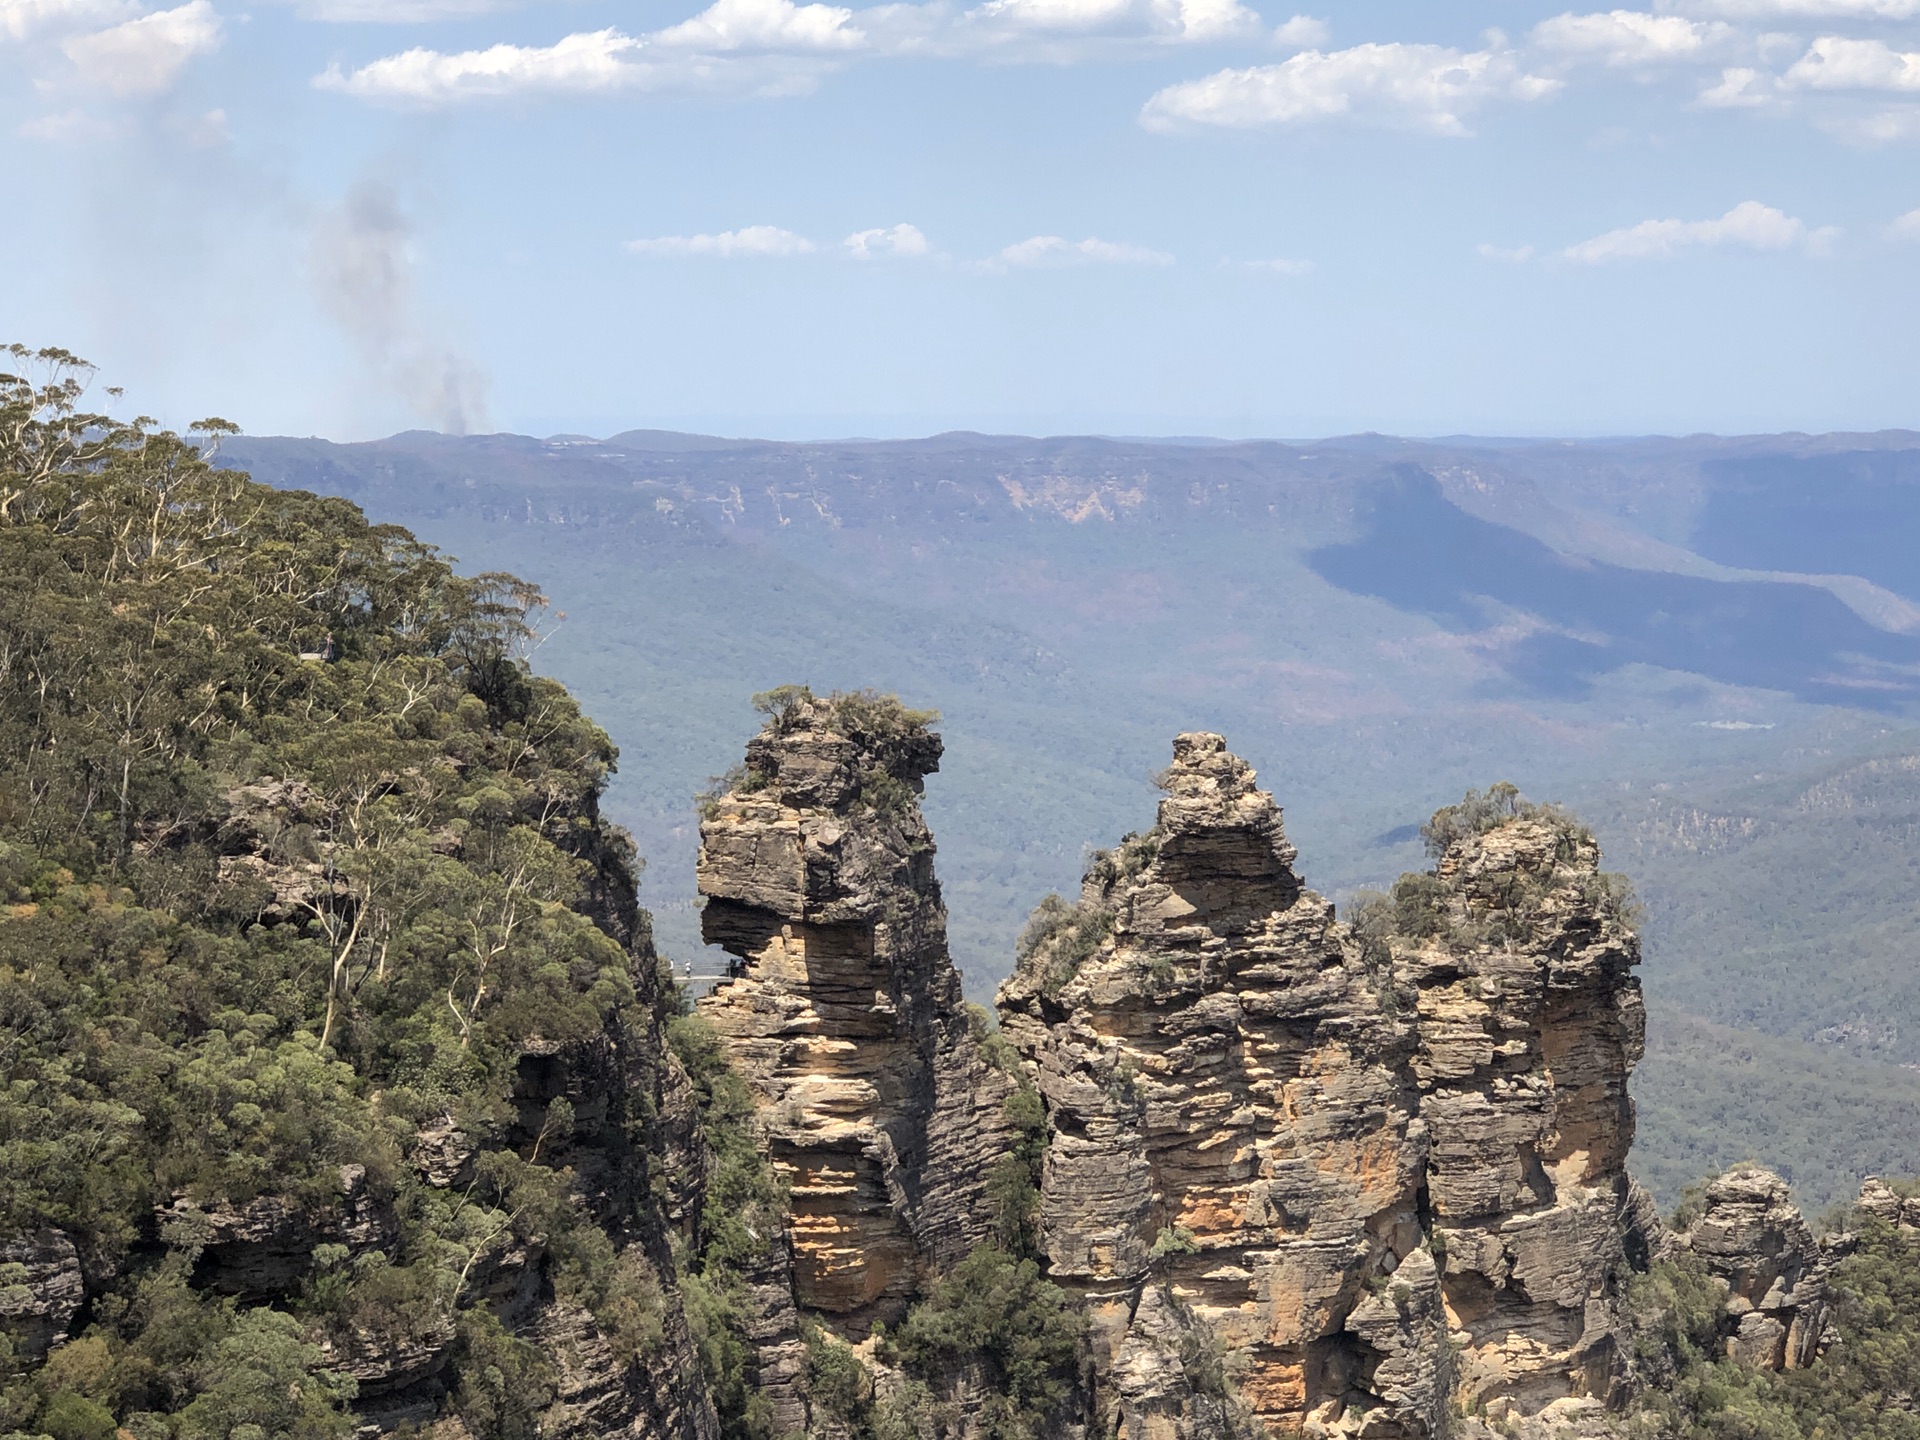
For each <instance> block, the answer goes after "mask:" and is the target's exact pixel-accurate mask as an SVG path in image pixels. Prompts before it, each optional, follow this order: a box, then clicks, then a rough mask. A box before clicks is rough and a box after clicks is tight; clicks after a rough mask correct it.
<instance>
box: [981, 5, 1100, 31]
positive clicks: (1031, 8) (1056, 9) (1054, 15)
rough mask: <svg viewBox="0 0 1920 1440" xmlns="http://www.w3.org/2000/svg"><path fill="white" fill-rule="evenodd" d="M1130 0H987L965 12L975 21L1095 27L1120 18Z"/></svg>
mask: <svg viewBox="0 0 1920 1440" xmlns="http://www.w3.org/2000/svg"><path fill="white" fill-rule="evenodd" d="M1132 8H1133V0H987V3H986V4H985V5H981V6H978V7H977V8H975V9H973V10H969V11H968V12H967V18H968V19H969V20H972V21H975V22H976V23H987V24H991V23H995V22H998V23H1002V24H1006V25H1011V26H1014V27H1016V28H1019V29H1030V30H1097V29H1100V28H1102V27H1104V26H1107V25H1112V24H1114V23H1116V22H1117V21H1119V20H1121V19H1124V18H1125V17H1126V15H1127V13H1128V11H1130V10H1131V9H1132Z"/></svg>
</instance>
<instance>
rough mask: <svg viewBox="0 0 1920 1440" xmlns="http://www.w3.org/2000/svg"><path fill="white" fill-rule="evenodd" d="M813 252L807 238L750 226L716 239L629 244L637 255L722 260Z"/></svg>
mask: <svg viewBox="0 0 1920 1440" xmlns="http://www.w3.org/2000/svg"><path fill="white" fill-rule="evenodd" d="M813 248H814V247H813V242H812V241H811V240H809V239H807V237H806V236H804V235H796V234H794V233H793V231H791V230H782V229H781V228H780V227H779V226H778V225H748V226H746V227H744V228H743V229H739V230H722V231H721V232H720V233H719V234H717V235H660V236H656V237H654V238H653V239H650V240H629V241H628V242H627V249H629V250H631V251H633V253H634V254H636V255H710V256H714V257H716V258H718V259H722V260H731V259H742V258H744V259H779V258H782V257H785V256H788V255H810V254H812V253H813Z"/></svg>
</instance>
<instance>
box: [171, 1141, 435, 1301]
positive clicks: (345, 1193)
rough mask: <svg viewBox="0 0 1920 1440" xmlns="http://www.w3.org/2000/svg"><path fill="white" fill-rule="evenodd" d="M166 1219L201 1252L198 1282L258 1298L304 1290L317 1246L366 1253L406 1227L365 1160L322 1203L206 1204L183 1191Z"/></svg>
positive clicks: (258, 1199)
mask: <svg viewBox="0 0 1920 1440" xmlns="http://www.w3.org/2000/svg"><path fill="white" fill-rule="evenodd" d="M161 1225H162V1231H163V1233H164V1234H165V1235H166V1236H167V1237H168V1240H169V1243H170V1244H172V1245H174V1246H175V1247H176V1248H190V1249H194V1250H197V1251H198V1252H199V1259H198V1263H197V1264H196V1266H195V1268H194V1283H195V1285H198V1286H205V1287H206V1288H208V1289H210V1290H215V1291H218V1292H219V1293H220V1294H222V1295H234V1296H238V1297H240V1298H242V1299H247V1300H256V1301H257V1300H265V1299H271V1298H274V1297H276V1296H279V1295H283V1294H286V1293H288V1292H289V1291H292V1290H294V1289H297V1288H298V1286H299V1284H300V1282H301V1280H302V1279H303V1278H304V1277H305V1276H306V1275H307V1273H308V1271H309V1270H310V1269H311V1268H312V1265H313V1252H314V1248H315V1247H316V1246H319V1245H341V1246H344V1247H345V1248H346V1250H347V1253H348V1254H349V1255H350V1256H355V1255H362V1254H365V1253H366V1252H368V1251H370V1250H384V1249H386V1248H388V1247H389V1246H391V1245H392V1244H393V1242H394V1240H395V1238H396V1236H397V1235H398V1233H399V1227H398V1225H397V1224H396V1222H395V1219H394V1214H393V1208H392V1205H391V1204H390V1203H389V1201H388V1199H387V1197H385V1196H383V1195H380V1194H378V1193H376V1192H375V1190H374V1188H373V1186H372V1185H370V1184H369V1183H368V1179H367V1171H366V1167H365V1166H364V1165H342V1166H341V1167H340V1189H339V1193H338V1195H337V1196H335V1197H334V1198H332V1199H330V1200H328V1201H326V1202H323V1203H320V1204H307V1203H303V1202H301V1201H299V1200H297V1199H295V1198H293V1197H292V1196H288V1195H278V1194H266V1195H259V1196H255V1197H254V1198H253V1199H251V1200H247V1201H244V1202H242V1203H238V1204H235V1203H233V1202H231V1201H224V1200H222V1201H214V1202H210V1203H208V1204H206V1205H204V1206H202V1205H198V1204H196V1203H194V1201H192V1200H191V1199H189V1198H188V1197H187V1196H185V1195H181V1196H178V1197H176V1198H175V1200H174V1202H173V1204H172V1206H171V1207H170V1208H169V1209H168V1210H167V1211H166V1212H165V1213H164V1214H163V1215H162V1217H161Z"/></svg>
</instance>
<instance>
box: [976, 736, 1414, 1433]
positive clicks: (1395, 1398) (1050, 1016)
mask: <svg viewBox="0 0 1920 1440" xmlns="http://www.w3.org/2000/svg"><path fill="white" fill-rule="evenodd" d="M1161 783H1162V785H1163V787H1164V789H1165V790H1166V792H1167V793H1166V797H1165V798H1164V799H1163V800H1162V801H1161V802H1160V809H1159V816H1158V820H1157V822H1156V824H1155V825H1154V827H1153V829H1152V830H1150V831H1148V832H1146V833H1145V834H1144V835H1135V836H1129V837H1128V838H1127V839H1126V840H1125V841H1123V842H1122V843H1121V845H1120V846H1119V847H1118V848H1117V849H1115V850H1113V851H1109V852H1104V853H1102V854H1100V855H1097V856H1096V857H1095V859H1094V862H1093V864H1092V866H1091V867H1090V869H1089V870H1088V873H1087V878H1086V881H1085V884H1084V886H1083V889H1082V894H1081V898H1080V901H1079V903H1078V904H1077V905H1074V906H1067V905H1065V904H1063V903H1059V902H1055V903H1053V904H1051V905H1046V906H1043V907H1042V908H1041V910H1040V912H1038V913H1037V915H1036V918H1035V921H1034V923H1033V924H1032V925H1031V926H1030V927H1029V929H1028V932H1027V935H1026V936H1025V937H1024V940H1023V944H1022V951H1023V955H1022V959H1021V964H1020V968H1019V969H1018V970H1017V971H1016V972H1015V974H1014V975H1013V976H1012V977H1011V978H1010V979H1009V980H1008V981H1007V982H1006V984H1005V985H1004V986H1003V987H1002V988H1001V992H1000V1007H1001V1013H1002V1017H1003V1024H1004V1027H1005V1030H1006V1033H1007V1035H1008V1037H1009V1039H1010V1040H1011V1041H1012V1042H1013V1044H1014V1045H1015V1047H1016V1048H1017V1049H1018V1050H1019V1051H1020V1052H1021V1054H1022V1055H1023V1056H1025V1057H1026V1058H1027V1060H1028V1061H1029V1062H1030V1063H1031V1065H1032V1066H1033V1067H1034V1070H1035V1073H1036V1078H1037V1083H1038V1085H1039V1088H1040V1092H1041V1094H1042V1096H1043V1097H1044V1099H1045V1102H1046V1106H1047V1112H1048V1123H1049V1130H1050V1145H1049V1150H1048V1155H1047V1161H1046V1167H1045V1172H1044V1177H1043V1187H1042V1188H1043V1206H1042V1230H1043V1244H1044V1246H1045V1249H1046V1253H1047V1257H1048V1260H1049V1262H1050V1269H1051V1274H1052V1276H1053V1278H1054V1279H1055V1280H1056V1281H1059V1282H1060V1283H1062V1284H1071V1285H1073V1286H1074V1287H1075V1288H1077V1289H1079V1290H1080V1291H1081V1292H1082V1293H1084V1294H1085V1296H1086V1297H1087V1300H1088V1303H1089V1307H1090V1310H1091V1313H1092V1316H1093V1322H1094V1335H1095V1346H1096V1357H1095V1359H1096V1370H1097V1372H1098V1374H1099V1377H1100V1378H1099V1383H1098V1387H1097V1392H1098V1393H1097V1395H1096V1399H1095V1404H1096V1406H1097V1408H1098V1410H1099V1412H1100V1413H1099V1416H1098V1423H1099V1425H1100V1426H1102V1427H1104V1428H1103V1429H1102V1432H1101V1433H1117V1434H1120V1435H1124V1436H1128V1437H1136V1436H1145V1435H1155V1436H1160V1435H1167V1436H1180V1437H1192V1440H1199V1437H1202V1436H1209V1437H1210V1436H1217V1435H1230V1434H1235V1433H1261V1432H1265V1433H1269V1434H1276V1435H1278V1434H1290V1433H1299V1432H1300V1430H1301V1428H1302V1427H1303V1426H1304V1425H1305V1424H1307V1423H1308V1421H1309V1420H1312V1421H1313V1422H1314V1423H1316V1424H1321V1425H1326V1424H1337V1423H1338V1422H1339V1421H1340V1420H1341V1418H1342V1417H1344V1416H1349V1415H1358V1414H1364V1413H1371V1414H1373V1415H1374V1423H1375V1425H1376V1426H1378V1425H1379V1424H1382V1423H1385V1422H1386V1421H1387V1420H1389V1419H1391V1420H1392V1422H1393V1424H1395V1425H1396V1426H1398V1427H1399V1428H1397V1429H1378V1428H1376V1429H1374V1430H1369V1431H1368V1432H1367V1433H1369V1434H1380V1435H1387V1434H1406V1435H1425V1434H1430V1433H1433V1432H1434V1430H1435V1429H1436V1427H1437V1426H1438V1424H1439V1422H1440V1417H1441V1412H1442V1410H1443V1407H1444V1405H1445V1400H1446V1389H1447V1375H1446V1358H1447V1349H1446V1346H1445V1345H1444V1344H1443V1343H1442V1341H1443V1331H1442V1328H1441V1313H1440V1303H1439V1299H1440V1297H1439V1288H1438V1272H1437V1269H1436V1266H1435V1263H1434V1257H1433V1256H1432V1254H1430V1253H1429V1251H1428V1250H1427V1248H1426V1244H1427V1239H1428V1237H1427V1234H1426V1232H1425V1230H1424V1229H1423V1226H1422V1219H1421V1208H1420V1181H1421V1177H1422V1174H1423V1167H1424V1163H1425V1160H1426V1151H1427V1142H1426V1132H1425V1127H1424V1125H1423V1124H1422V1123H1421V1121H1420V1120H1419V1118H1418V1115H1417V1113H1416V1107H1417V1090H1416V1084H1415V1080H1414V1075H1413V1072H1412V1069H1411V1066H1410V1059H1411V1056H1412V1053H1413V1048H1414V1043H1415V1036H1414V1032H1413V1028H1412V1025H1411V1024H1410V1021H1409V1018H1408V1017H1407V1016H1405V1015H1401V1014H1396V1013H1395V1010H1394V1005H1393V1001H1392V997H1391V995H1390V993H1389V992H1388V991H1387V990H1386V989H1384V988H1383V986H1385V985H1386V984H1387V983H1388V977H1386V976H1384V975H1380V976H1374V975H1369V974H1368V973H1367V971H1366V969H1365V967H1364V965H1363V964H1362V963H1361V962H1360V958H1359V956H1358V954H1357V952H1356V951H1355V950H1354V949H1353V947H1351V946H1350V945H1349V944H1348V943H1347V941H1346V939H1345V937H1344V935H1343V933H1342V932H1341V930H1340V929H1339V928H1338V927H1337V926H1336V925H1335V924H1334V916H1333V907H1332V906H1331V905H1330V904H1328V903H1327V901H1325V900H1323V899H1322V898H1320V897H1319V896H1318V895H1315V894H1314V893H1313V892H1311V891H1309V890H1307V889H1306V888H1305V887H1304V886H1303V885H1302V884H1301V882H1300V880H1299V877H1298V876H1297V875H1296V874H1295V873H1294V870H1293V859H1294V851H1293V847H1292V846H1291V845H1290V844H1288V843H1287V839H1286V835H1285V831H1284V829H1283V827H1282V824H1281V818H1280V811H1279V808H1278V807H1277V806H1276V805H1275V804H1274V802H1273V797H1272V796H1271V795H1269V794H1268V793H1267V792H1265V791H1263V790H1260V789H1258V788H1257V787H1256V785H1255V777H1254V773H1253V771H1252V769H1251V768H1250V767H1248V766H1247V765H1246V764H1245V762H1243V761H1241V760H1240V759H1238V758H1237V757H1235V756H1234V755H1232V754H1231V753H1229V752H1228V750H1227V748H1226V744H1225V742H1224V741H1223V740H1222V739H1221V738H1220V737H1219V736H1218V735H1208V734H1191V735H1182V736H1180V737H1179V738H1178V739H1177V740H1175V742H1174V762H1173V765H1172V767H1171V768H1170V769H1169V770H1167V771H1166V772H1165V774H1164V775H1163V776H1162V777H1161Z"/></svg>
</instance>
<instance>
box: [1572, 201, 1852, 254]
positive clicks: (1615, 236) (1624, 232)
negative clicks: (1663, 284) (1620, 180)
mask: <svg viewBox="0 0 1920 1440" xmlns="http://www.w3.org/2000/svg"><path fill="white" fill-rule="evenodd" d="M1839 235H1840V232H1839V230H1837V229H1835V228H1833V227H1832V226H1826V227H1823V228H1821V229H1818V230H1814V229H1809V228H1808V226H1807V225H1806V223H1805V222H1804V221H1802V220H1800V219H1798V218H1796V217H1795V216H1792V215H1788V214H1786V213H1785V212H1784V211H1780V210H1776V209H1774V208H1773V207H1772V206H1771V205H1762V204H1761V203H1760V202H1759V201H1758V200H1747V201H1743V202H1742V203H1740V204H1738V205H1736V206H1734V207H1733V208H1732V209H1731V210H1729V211H1727V213H1726V214H1724V215H1722V216H1720V217H1719V218H1718V219H1716V220H1642V221H1641V222H1640V223H1639V224H1638V225H1628V226H1625V227H1623V228H1622V229H1619V230H1609V231H1607V233H1606V234H1604V235H1596V236H1594V237H1593V239H1591V240H1583V241H1581V242H1580V243H1579V244H1578V245H1570V246H1568V247H1567V248H1566V249H1565V250H1564V251H1562V252H1561V253H1562V254H1563V255H1564V256H1565V257H1566V258H1567V259H1569V260H1573V261H1577V262H1579V263H1581V264H1585V265H1604V264H1609V263H1611V262H1614V261H1620V260H1664V259H1669V258H1671V257H1672V256H1675V255H1678V254H1681V253H1683V252H1685V251H1689V250H1718V249H1736V250H1760V251H1766V250H1771V251H1784V250H1801V251H1805V252H1806V253H1808V254H1823V253H1825V252H1826V251H1828V250H1830V249H1831V248H1832V245H1833V242H1834V241H1835V240H1837V239H1838V238H1839Z"/></svg>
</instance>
